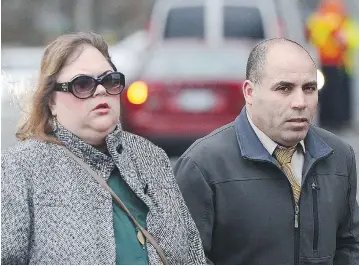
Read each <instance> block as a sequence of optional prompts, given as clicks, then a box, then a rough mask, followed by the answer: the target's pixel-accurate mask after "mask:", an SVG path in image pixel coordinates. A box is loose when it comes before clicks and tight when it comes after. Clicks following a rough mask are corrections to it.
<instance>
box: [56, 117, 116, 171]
mask: <svg viewBox="0 0 359 266" xmlns="http://www.w3.org/2000/svg"><path fill="white" fill-rule="evenodd" d="M51 126H52V130H53V134H54V136H55V137H56V138H57V139H58V140H59V141H60V142H61V143H62V144H63V145H64V146H65V147H66V148H68V149H69V150H70V151H71V152H72V153H74V154H75V155H76V156H77V157H79V158H80V159H82V160H83V161H84V162H85V163H87V164H89V165H90V166H91V167H92V168H94V169H95V170H97V171H100V172H101V174H102V175H105V176H109V175H110V173H111V171H112V170H113V168H114V167H115V163H114V161H113V157H114V156H115V157H117V156H118V152H119V151H120V150H121V149H122V143H121V134H122V128H121V124H120V123H118V124H117V126H116V128H115V130H114V131H113V132H112V133H110V134H109V135H108V136H107V137H106V138H105V141H106V146H107V150H108V153H109V154H105V153H102V152H100V151H99V150H97V149H96V148H94V147H93V146H91V145H90V144H88V143H86V142H85V141H83V140H82V139H81V138H79V137H78V136H76V135H74V134H73V133H71V132H70V131H68V130H67V129H66V128H65V127H64V126H63V125H61V124H60V123H59V122H58V121H57V119H53V121H52V124H51ZM116 155H117V156H116Z"/></svg>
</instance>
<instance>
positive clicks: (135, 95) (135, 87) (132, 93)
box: [127, 81, 148, 104]
mask: <svg viewBox="0 0 359 266" xmlns="http://www.w3.org/2000/svg"><path fill="white" fill-rule="evenodd" d="M147 98H148V86H147V84H146V83H145V82H143V81H135V82H133V83H132V84H131V85H130V86H129V87H128V89H127V99H128V101H129V102H130V103H132V104H143V103H144V102H146V100H147Z"/></svg>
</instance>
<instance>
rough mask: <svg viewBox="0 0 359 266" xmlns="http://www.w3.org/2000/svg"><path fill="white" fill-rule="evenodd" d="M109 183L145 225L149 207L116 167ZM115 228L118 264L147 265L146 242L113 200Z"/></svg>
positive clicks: (144, 225) (137, 218)
mask: <svg viewBox="0 0 359 266" xmlns="http://www.w3.org/2000/svg"><path fill="white" fill-rule="evenodd" d="M108 185H109V186H110V187H111V188H112V190H113V191H114V192H115V193H116V194H117V196H119V198H120V199H121V200H122V202H123V203H124V204H125V206H126V207H127V208H128V209H129V211H130V212H131V213H132V215H133V216H134V217H135V218H136V220H137V221H138V222H139V223H140V224H141V225H142V226H143V227H144V228H147V226H146V217H147V213H148V207H147V206H146V205H145V203H143V202H142V201H141V200H140V199H139V198H138V197H137V196H136V194H135V193H134V192H133V191H132V189H131V188H130V187H129V186H128V185H127V183H126V182H125V181H124V180H123V179H122V177H121V175H120V172H119V171H118V169H117V168H116V170H114V171H113V172H112V174H111V176H110V178H109V180H108ZM112 206H113V228H114V230H115V242H116V264H127V265H134V264H137V265H145V264H148V256H147V249H146V243H145V244H144V245H143V246H142V245H141V244H140V242H139V241H138V239H137V232H138V230H139V229H138V228H136V226H135V225H134V224H133V222H132V220H131V219H130V218H129V217H128V216H127V214H126V213H125V212H124V211H123V210H122V209H121V207H119V206H118V205H117V203H116V202H114V201H112Z"/></svg>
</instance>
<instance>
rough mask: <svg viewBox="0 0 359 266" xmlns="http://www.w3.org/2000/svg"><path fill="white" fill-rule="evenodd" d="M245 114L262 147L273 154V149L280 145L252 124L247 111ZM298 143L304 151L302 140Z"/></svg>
mask: <svg viewBox="0 0 359 266" xmlns="http://www.w3.org/2000/svg"><path fill="white" fill-rule="evenodd" d="M246 114H247V118H248V121H249V124H250V125H251V127H252V128H253V130H254V132H255V133H256V135H257V137H258V139H259V140H260V142H261V143H262V144H263V146H264V148H265V149H266V150H267V151H268V152H269V154H270V155H273V152H274V150H275V149H276V148H277V146H280V145H279V144H277V143H276V142H274V141H273V140H272V139H271V138H270V137H268V136H267V135H266V134H264V132H263V131H261V130H260V129H259V128H258V127H256V125H254V123H253V121H252V119H251V117H250V116H249V114H248V112H246ZM299 143H300V145H301V147H302V149H303V153H305V145H304V141H303V140H302V141H300V142H299Z"/></svg>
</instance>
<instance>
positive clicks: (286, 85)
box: [272, 80, 295, 89]
mask: <svg viewBox="0 0 359 266" xmlns="http://www.w3.org/2000/svg"><path fill="white" fill-rule="evenodd" d="M278 86H283V87H294V86H295V84H294V83H293V82H289V81H284V80H281V81H279V82H277V83H275V84H274V85H273V86H272V89H275V88H277V87H278Z"/></svg>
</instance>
